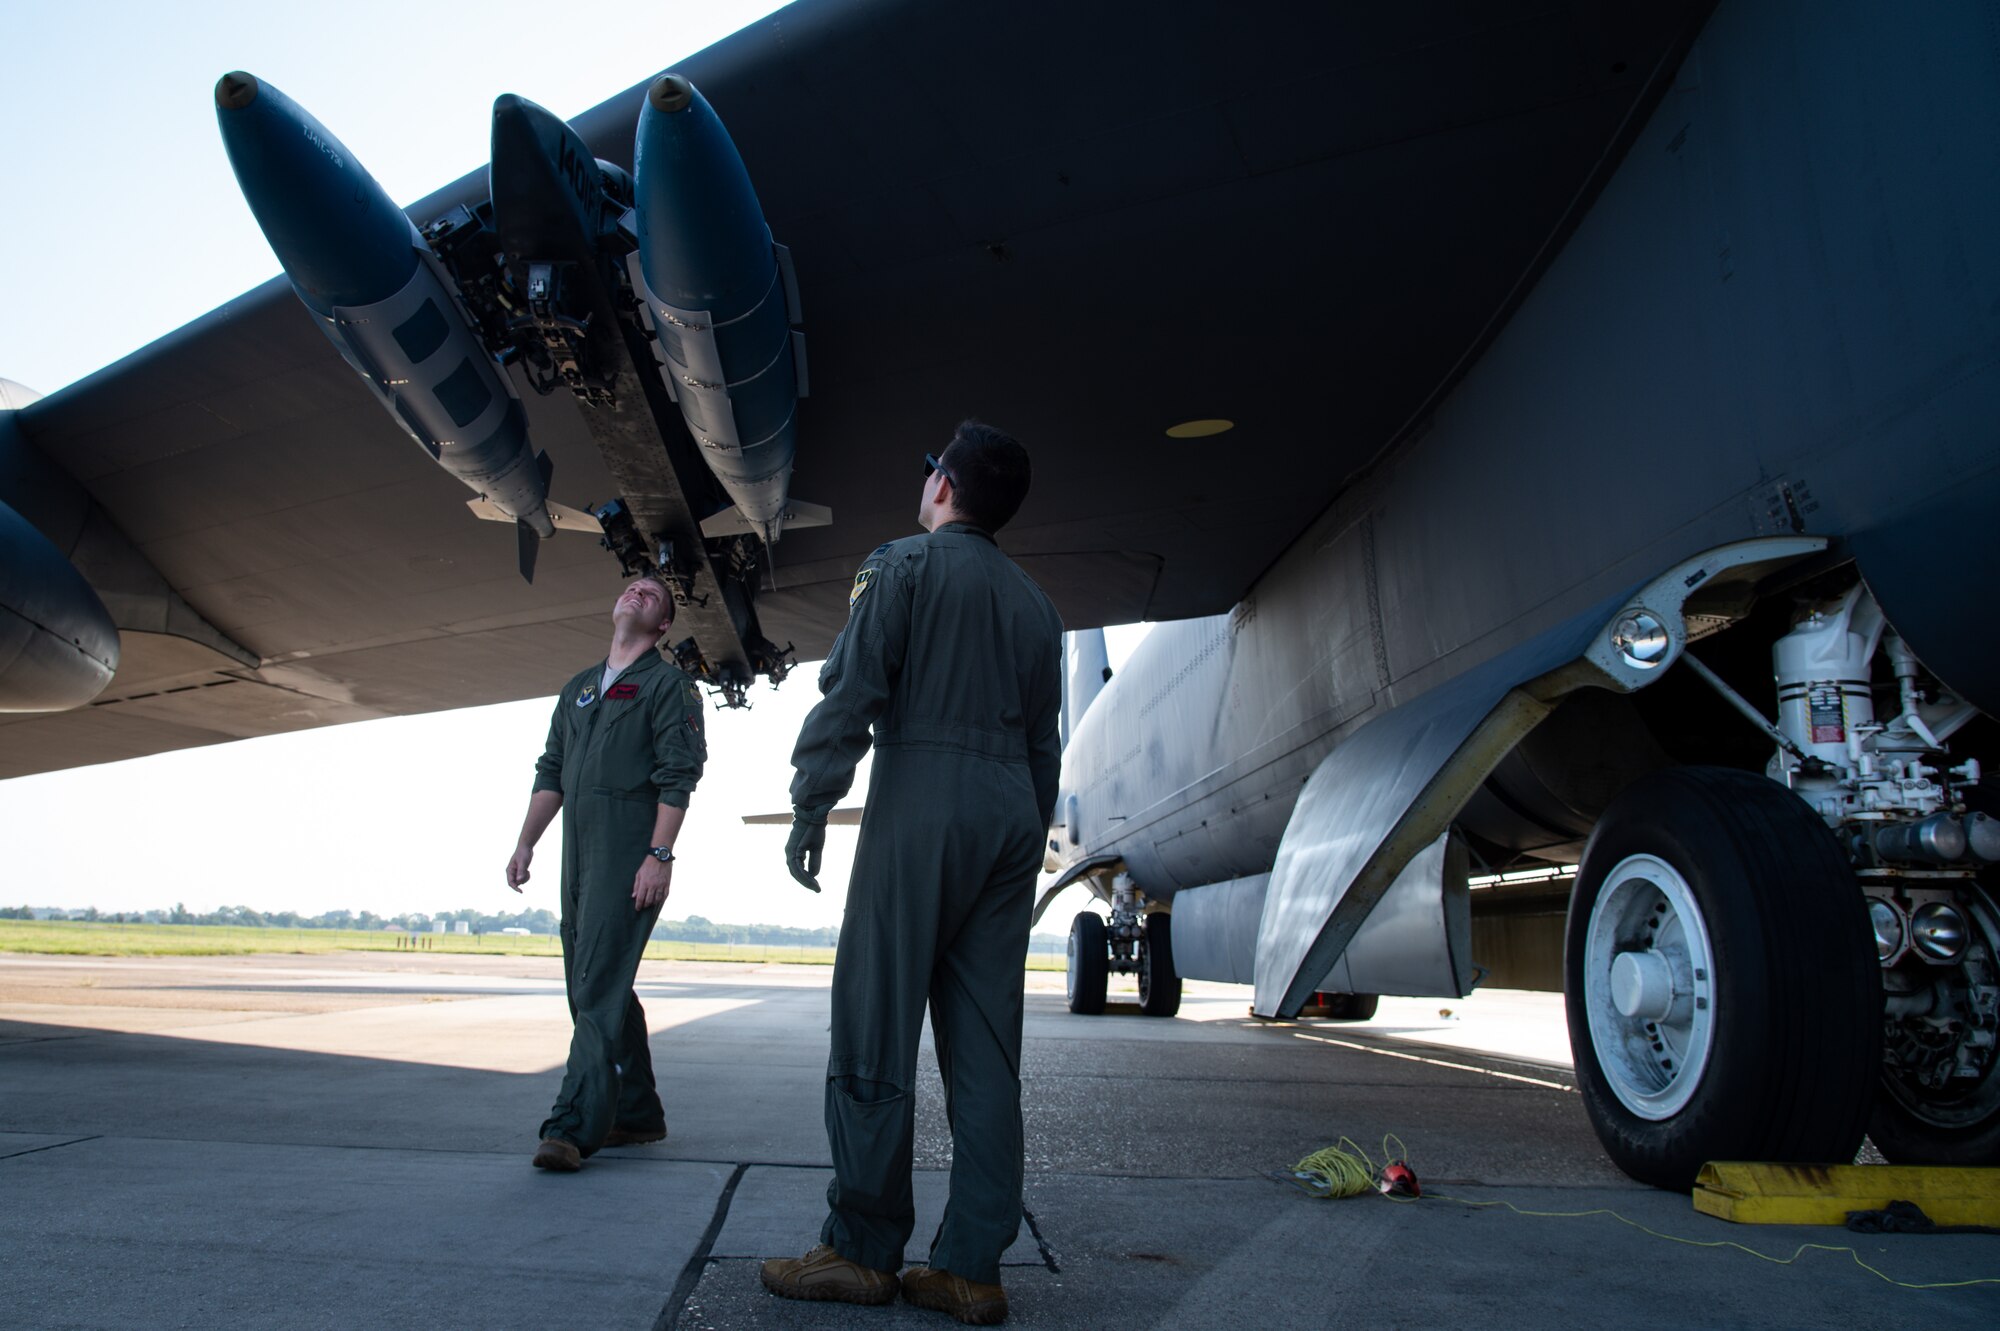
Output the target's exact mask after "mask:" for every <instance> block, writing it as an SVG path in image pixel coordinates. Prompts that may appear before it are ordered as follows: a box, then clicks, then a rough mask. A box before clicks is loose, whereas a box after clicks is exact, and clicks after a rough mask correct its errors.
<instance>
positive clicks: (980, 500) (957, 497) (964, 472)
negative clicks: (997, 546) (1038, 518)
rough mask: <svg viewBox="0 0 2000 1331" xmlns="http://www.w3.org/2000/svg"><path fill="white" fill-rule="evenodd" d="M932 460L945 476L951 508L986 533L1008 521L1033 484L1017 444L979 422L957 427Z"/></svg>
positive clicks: (964, 423) (1002, 431)
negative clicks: (939, 464)
mask: <svg viewBox="0 0 2000 1331" xmlns="http://www.w3.org/2000/svg"><path fill="white" fill-rule="evenodd" d="M938 460H939V461H940V462H942V463H944V465H945V467H946V468H947V469H948V470H950V472H951V477H952V494H953V496H954V497H953V500H952V502H953V504H954V506H955V507H956V508H957V509H958V511H959V512H960V513H962V514H964V515H965V517H966V519H967V520H968V521H970V522H972V523H974V524H975V525H977V526H980V527H983V528H985V529H986V530H987V531H999V530H1000V529H1001V528H1002V527H1004V526H1006V525H1007V524H1008V523H1009V522H1010V521H1012V520H1013V517H1014V514H1015V513H1017V512H1019V511H1020V508H1021V501H1022V500H1023V499H1026V498H1027V497H1028V485H1029V483H1030V482H1031V481H1032V480H1033V479H1034V474H1033V468H1032V467H1031V466H1030V465H1029V463H1028V450H1027V449H1025V448H1023V447H1021V441H1020V440H1018V439H1016V438H1015V437H1014V436H1013V435H1011V434H1008V433H1007V432H1006V431H1005V430H997V429H995V428H994V427H992V426H991V425H988V424H986V423H985V422H983V421H971V420H967V421H960V422H959V423H958V428H957V429H956V430H954V431H952V435H951V442H950V443H949V444H946V445H945V450H944V455H943V456H942V457H940V458H939V459H938Z"/></svg>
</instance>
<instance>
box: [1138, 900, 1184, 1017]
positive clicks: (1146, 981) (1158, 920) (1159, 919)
mask: <svg viewBox="0 0 2000 1331" xmlns="http://www.w3.org/2000/svg"><path fill="white" fill-rule="evenodd" d="M1139 1010H1140V1011H1142V1012H1144V1013H1145V1014H1146V1015H1147V1016H1149V1017H1171V1016H1173V1015H1174V1014H1175V1013H1176V1012H1179V1011H1180V1010H1181V977H1180V972H1178V971H1176V970H1175V969H1174V935H1173V916H1171V915H1167V914H1164V913H1157V912H1156V913H1155V914H1152V915H1148V916H1147V917H1146V937H1145V941H1144V942H1142V943H1141V944H1140V948H1139Z"/></svg>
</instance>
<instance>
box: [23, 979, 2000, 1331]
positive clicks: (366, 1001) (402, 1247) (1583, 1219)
mask: <svg viewBox="0 0 2000 1331" xmlns="http://www.w3.org/2000/svg"><path fill="white" fill-rule="evenodd" d="M829 979H830V971H829V970H827V969H826V968H823V967H806V966H798V967H794V966H769V967H751V966H737V965H722V964H700V963H649V964H647V965H646V967H645V968H644V970H643V971H642V974H641V980H640V987H639V992H640V996H641V999H642V1001H643V1002H644V1003H645V1004H646V1008H647V1011H648V1014H649V1017H650V1024H651V1026H652V1030H653V1055H654V1061H655V1063H656V1065H657V1068H658V1070H659V1072H660V1075H661V1078H662V1091H663V1093H664V1095H665V1097H666V1101H667V1113H668V1120H669V1124H670V1132H671V1135H670V1136H669V1138H668V1140H667V1141H666V1142H664V1143H661V1144H659V1145H656V1146H650V1147H642V1148H628V1149H621V1150H615V1151H607V1152H603V1153H601V1154H599V1155H598V1156H597V1157H595V1158H593V1159H592V1160H591V1161H589V1162H588V1163H587V1164H586V1165H585V1167H584V1170H583V1172H582V1173H580V1174H577V1175H572V1176H555V1175H549V1174H545V1173H542V1172H539V1171H536V1170H533V1169H531V1168H530V1167H529V1165H528V1157H529V1155H530V1154H531V1152H532V1150H533V1146H534V1131H535V1128H536V1126H537V1125H538V1124H539V1123H540V1121H541V1119H542V1117H543V1115H544V1113H545V1112H546V1110H547V1107H548V1103H549V1101H550V1100H551V1099H552V1098H553V1096H554V1094H555V1090H556V1084H557V1081H558V1079H559V1071H560V1068H561V1064H562V1061H563V1057H564V1052H565V1049H566V1045H567V1041H568V1020H567V1014H566V1011H565V1008H564V1004H563V999H562V983H561V972H560V966H559V963H557V962H554V961H551V960H540V959H520V958H502V957H468V956H435V955H423V954H415V955H407V956H406V955H399V954H393V953H391V954H382V953H374V954H349V955H333V956H315V957H275V956H274V957H231V958H130V959H103V958H55V957H14V956H0V1326H6V1327H38V1328H49V1327H129V1326H163V1327H181V1326H185V1327H237V1326H246V1327H265V1326H283V1327H321V1326H325V1327H336V1326H337V1327H342V1328H351V1327H355V1326H368V1327H404V1326H409V1327H427V1328H428V1327H438V1326H468V1327H473V1326H476V1327H632V1328H641V1329H643V1328H648V1327H657V1328H690V1329H692V1328H718V1329H721V1328H737V1327H774V1328H775V1327H850V1326H852V1327H864V1328H881V1329H882V1331H887V1329H888V1328H892V1327H904V1326H908V1327H923V1326H931V1327H937V1326H950V1325H954V1323H952V1322H950V1321H949V1320H948V1319H946V1318H944V1317H943V1316H941V1315H940V1314H937V1313H931V1312H924V1311H920V1310H917V1309H914V1308H910V1307H908V1306H905V1305H901V1304H897V1305H895V1306H892V1307H888V1308H847V1307H839V1306H836V1305H830V1304H795V1303H787V1302H784V1301H782V1300H778V1299H775V1298H773V1297H771V1296H770V1295H769V1294H767V1293H766V1292H765V1291H764V1290H763V1289H762V1288H761V1287H760V1286H759V1285H758V1282H757V1275H756V1264H757V1260H758V1259H759V1258H762V1257H769V1256H795V1255H797V1254H798V1253H800V1252H802V1251H803V1250H804V1249H805V1248H806V1247H807V1246H808V1245H810V1244H811V1243H812V1242H813V1241H814V1238H815V1235H816V1233H817V1230H818V1225H819V1222H820V1219H821V1217H822V1214H823V1207H824V1190H825V1185H826V1181H827V1178H828V1170H827V1153H826V1142H825V1138H824V1135H823V1130H822V1126H821V1117H820V1094H821V1086H822V1082H823V1075H824V1065H825V1057H826V1025H827V994H828V987H827V986H828V982H829ZM1029 989H1030V993H1029V1000H1028V1024H1027V1040H1026V1046H1025V1049H1024V1053H1023V1075H1024V1082H1025V1112H1026V1120H1027V1140H1028V1183H1027V1197H1026V1203H1027V1215H1026V1216H1025V1217H1024V1223H1023V1225H1022V1230H1021V1235H1020V1238H1019V1239H1018V1240H1017V1241H1016V1243H1015V1244H1014V1246H1013V1248H1012V1249H1011V1250H1010V1251H1009V1252H1008V1254H1007V1257H1006V1266H1005V1272H1004V1274H1005V1283H1006V1286H1007V1290H1008V1294H1009V1298H1010V1300H1011V1302H1012V1309H1013V1313H1012V1317H1011V1319H1010V1324H1012V1325H1017V1326H1022V1327H1088V1328H1124V1327H1176V1328H1179V1327H1188V1328H1209V1327H1214V1328H1228V1329H1229V1331H1248V1329H1249V1328H1262V1327H1291V1326H1298V1327H1319V1326H1336V1325H1338V1326H1347V1325H1357V1326H1370V1327H1376V1326H1381V1327H1403V1326H1408V1327H1422V1328H1427V1329H1428V1328H1436V1327H1452V1326H1470V1325H1474V1324H1477V1325H1481V1326H1510V1327H1511V1326H1524V1327H1533V1326H1551V1327H1556V1326H1561V1327H1574V1326H1579V1325H1581V1326H1595V1325H1617V1326H1621V1327H1632V1328H1645V1327H1681V1326H1759V1327H1766V1326H1768V1327H1779V1326H1785V1327H1789V1326H1798V1327H1823V1326H1833V1325H1846V1326H1861V1325H1880V1326H1902V1325H1923V1326H1925V1327H1939V1328H1942V1327H1958V1326H1966V1327H1975V1326H1976V1327H1981V1328H1989V1327H1992V1326H1994V1325H2000V1283H1996V1284H1987V1285H1979V1286H1971V1287H1965V1288H1957V1289H1933V1290H1916V1289H1906V1288H1902V1287H1899V1286H1898V1285H1896V1284H1892V1283H1889V1282H1887V1281H1885V1280H1884V1279H1882V1278H1881V1277H1879V1276H1878V1275H1876V1274H1873V1273H1871V1272H1870V1271H1869V1270H1867V1269H1865V1268H1864V1267H1863V1266H1861V1265H1860V1264H1859V1263H1860V1262H1864V1261H1865V1262H1866V1263H1868V1264H1870V1265H1872V1266H1873V1267H1875V1268H1877V1269H1878V1270H1879V1271H1880V1272H1882V1273H1884V1274H1886V1275H1887V1276H1889V1277H1892V1278H1894V1279H1895V1280H1897V1281H1902V1282H1906V1283H1911V1284H1924V1283H1932V1282H1946V1281H1963V1280H1968V1279H1974V1278H1988V1279H2000V1242H1996V1240H1994V1239H1992V1238H1990V1237H1984V1236H1943V1237H1912V1236H1888V1237H1884V1236H1861V1235H1852V1234H1848V1233H1846V1232H1845V1231H1842V1230H1834V1229H1817V1228H1777V1227H1766V1228H1746V1227H1743V1226H1734V1225H1728V1224H1724V1223H1723V1222H1720V1221H1716V1220H1712V1219H1709V1218H1707V1217H1704V1216H1701V1215H1698V1214H1696V1213H1695V1212H1694V1211H1693V1210H1692V1208H1691V1206H1690V1204H1689V1202H1688V1199H1687V1198H1686V1197H1685V1196H1680V1195H1675V1194H1669V1193H1662V1192H1656V1191H1653V1190H1651V1189H1647V1188H1642V1187H1639V1186H1637V1185H1635V1184H1633V1183H1631V1182H1630V1181H1629V1180H1626V1179H1625V1178H1624V1177H1623V1176H1622V1175H1620V1174H1619V1173H1618V1172H1617V1171H1616V1170H1615V1169H1614V1168H1613V1167H1612V1166H1611V1165H1610V1164H1609V1162H1608V1161H1606V1160H1605V1158H1604V1156H1603V1154H1602V1152H1601V1151H1600V1150H1599V1148H1598V1146H1597V1142H1596V1139H1595V1137H1594V1136H1593V1135H1592V1133H1591V1131H1590V1127H1589V1125H1588V1123H1587V1122H1586V1121H1585V1118H1584V1114H1583V1110H1582V1106H1581V1104H1580V1103H1579V1102H1578V1099H1577V1096H1576V1095H1575V1093H1574V1091H1573V1090H1571V1089H1570V1086H1571V1083H1572V1078H1571V1076H1570V1073H1569V1071H1568V1068H1567V1065H1566V1059H1567V1052H1566V1042H1565V1040H1564V1038H1563V1036H1562V1019H1561V1003H1560V999H1559V998H1556V997H1554V996H1551V995H1525V994H1505V993H1491V994H1480V995H1476V996H1475V997H1474V998H1472V999H1470V1000H1467V1001H1466V1002H1463V1003H1452V1002H1449V1001H1445V1002H1440V1001H1438V1000H1395V999H1385V1000H1384V1001H1383V1004H1382V1010H1381V1013H1380V1014H1379V1015H1378V1017H1377V1018H1376V1020H1374V1021H1372V1022H1368V1023H1365V1024H1360V1025H1355V1024H1352V1023H1336V1022H1329V1021H1317V1020H1305V1021H1300V1022H1296V1023H1262V1022H1257V1021H1253V1020H1251V1019H1250V1018H1249V1017H1248V1015H1247V1012H1246V1005H1247V1001H1248V991H1247V990H1245V989H1240V988H1236V987H1233V986H1226V985H1190V986H1189V996H1188V999H1187V1002H1186V1004H1185V1006H1184V1007H1183V1009H1182V1016H1181V1017H1180V1018H1178V1019H1175V1020H1171V1021H1161V1020H1153V1019H1148V1018H1145V1017H1142V1016H1139V1015H1137V1014H1136V1012H1135V1011H1124V1012H1118V1013H1115V1014H1107V1015H1105V1016H1102V1017H1095V1018H1084V1017H1075V1016H1071V1015H1070V1014H1069V1013H1068V1012H1067V1011H1066V1010H1065V1009H1064V1006H1063V1002H1062V994H1061V976H1060V975H1031V976H1030V977H1029ZM921 1076H922V1099H921V1102H920V1105H919V1108H918V1142H917V1167H918V1170H919V1175H918V1180H917V1200H918V1209H919V1215H918V1223H917V1232H916V1235H915V1236H914V1238H913V1239H912V1242H911V1244H910V1250H909V1252H908V1254H907V1256H908V1258H909V1260H910V1261H912V1262H916V1261H921V1260H922V1259H923V1256H924V1250H925V1248H926V1246H927V1244H928V1241H929V1237H930V1233H931V1231H932V1230H933V1229H934V1227H935V1225H936V1223H937V1219H938V1216H939V1214H940V1212H941V1210H942V1207H943V1202H944V1196H945V1184H946V1174H945V1172H944V1171H946V1170H948V1169H949V1165H950V1142H949V1138H948V1136H947V1135H946V1132H945V1125H944V1108H943V1100H942V1095H941V1093H940V1091H939V1088H938V1085H937V1074H936V1066H935V1063H934V1062H933V1061H932V1060H931V1057H930V1054H929V1050H928V1048H926V1052H925V1064H924V1068H923V1071H922V1074H921ZM1386 1133H1395V1134H1397V1135H1398V1136H1400V1138H1401V1139H1402V1141H1403V1143H1404V1144H1405V1145H1406V1146H1407V1149H1408V1154H1409V1158H1410V1161H1411V1163H1412V1165H1413V1166H1414V1167H1415V1168H1416V1170H1417V1172H1418V1174H1419V1175H1420V1177H1421V1178H1422V1180H1423V1182H1424V1186H1425V1189H1426V1192H1427V1193H1428V1194H1430V1195H1428V1196H1427V1197H1426V1198H1425V1199H1424V1200H1423V1201H1420V1202H1414V1203H1411V1202H1404V1203H1398V1202H1391V1201H1389V1200H1386V1199H1383V1198H1380V1197H1376V1196H1373V1195H1370V1196H1365V1197H1360V1198H1355V1199H1352V1200H1348V1201H1338V1202H1334V1201H1321V1200H1315V1199H1312V1198H1309V1197H1307V1196H1306V1195H1305V1194H1304V1193H1303V1192H1301V1191H1299V1190H1298V1189H1296V1188H1294V1187H1292V1186H1289V1185H1287V1184H1285V1183H1282V1182H1279V1181H1276V1180H1274V1179H1272V1178H1271V1177H1270V1176H1269V1173H1270V1171H1273V1170H1283V1169H1284V1167H1286V1166H1287V1165H1289V1164H1290V1163H1292V1162H1293V1161H1295V1160H1297V1159H1299V1158H1300V1157H1302V1156H1304V1155H1306V1154H1307V1153H1308V1152H1311V1151H1313V1150H1315V1149H1317V1148H1319V1147H1321V1146H1325V1145H1329V1144H1331V1143H1333V1142H1334V1141H1336V1140H1337V1139H1338V1138H1340V1137H1343V1136H1345V1137H1348V1138H1350V1139H1352V1140H1353V1141H1354V1142H1357V1143H1359V1144H1360V1145H1361V1146H1362V1147H1363V1148H1365V1149H1366V1150H1367V1151H1368V1153H1369V1154H1371V1155H1375V1156H1378V1157H1379V1155H1380V1152H1381V1141H1382V1138H1383V1136H1384V1134H1386ZM1521 1212H1533V1213H1537V1214H1522V1213H1521ZM1612 1212H1615V1213H1616V1215H1613V1214H1611V1213H1612ZM1547 1213H1556V1214H1547ZM1578 1213H1588V1214H1578ZM1621 1218H1622V1222H1621ZM1640 1226H1643V1227H1644V1228H1643V1229H1642V1228H1639V1227H1640ZM1648 1230H1650V1231H1653V1232H1651V1233H1649V1232H1647V1231H1648ZM1676 1239H1679V1240H1684V1241H1683V1242H1676V1241H1674V1240H1676ZM1731 1244H1741V1245H1744V1247H1746V1248H1749V1249H1753V1250H1755V1252H1756V1253H1757V1254H1762V1256H1758V1255H1753V1254H1752V1253H1749V1252H1745V1251H1743V1250H1741V1249H1738V1248H1735V1247H1731V1246H1727V1245H1731ZM1801 1244H1822V1245H1826V1246H1827V1247H1828V1248H1831V1249H1834V1251H1826V1250H1819V1249H1808V1250H1806V1251H1804V1252H1803V1253H1801V1254H1799V1256H1798V1258H1797V1260H1796V1262H1793V1263H1792V1264H1790V1265H1781V1264H1777V1263H1775V1262H1773V1261H1770V1260H1766V1258H1779V1259H1786V1258H1790V1257H1792V1256H1793V1254H1794V1252H1795V1250H1796V1249H1798V1248H1799V1245H1801ZM1691 1245H1706V1246H1691Z"/></svg>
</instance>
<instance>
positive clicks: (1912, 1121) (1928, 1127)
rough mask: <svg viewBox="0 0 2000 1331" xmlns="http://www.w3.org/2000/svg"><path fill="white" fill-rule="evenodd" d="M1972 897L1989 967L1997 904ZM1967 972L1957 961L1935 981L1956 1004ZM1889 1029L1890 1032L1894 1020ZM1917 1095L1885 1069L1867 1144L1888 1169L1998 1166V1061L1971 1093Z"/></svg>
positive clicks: (1994, 952)
mask: <svg viewBox="0 0 2000 1331" xmlns="http://www.w3.org/2000/svg"><path fill="white" fill-rule="evenodd" d="M1973 892H1974V894H1975V895H1974V896H1973V897H1972V900H1971V902H1970V903H1969V904H1970V905H1971V908H1972V909H1971V912H1970V915H1971V919H1970V921H1969V922H1970V924H1971V926H1972V937H1973V939H1974V940H1975V949H1976V948H1980V947H1983V949H1984V953H1985V956H1984V959H1983V960H1982V961H1980V962H1979V963H1978V964H1980V965H1981V967H1982V968H1989V967H1991V966H1992V964H1993V958H1995V957H2000V903H1996V901H1995V898H1994V895H1993V894H1992V893H1990V892H1983V891H1980V890H1979V889H1977V888H1975V889H1973ZM1977 955H1978V954H1977V951H1976V950H1972V949H1969V950H1968V958H1969V959H1970V958H1972V957H1976V956H1977ZM1967 969H1968V966H1967V963H1966V962H1961V963H1960V965H1959V966H1957V967H1953V968H1951V969H1950V970H1948V971H1946V972H1945V973H1943V974H1941V975H1940V977H1939V980H1938V983H1939V984H1940V985H1950V986H1951V987H1952V988H1953V989H1954V990H1956V993H1955V994H1953V995H1952V996H1953V997H1954V998H1955V999H1956V1000H1957V1004H1956V1005H1963V1004H1964V1003H1965V1001H1966V997H1967V995H1966V990H1967V987H1968V983H1969V980H1968V977H1967V975H1966V970H1967ZM1987 974H1991V971H1990V970H1988V971H1987ZM1887 1024H1888V1025H1889V1026H1890V1028H1891V1031H1892V1032H1893V1030H1894V1025H1895V1023H1894V1019H1893V1018H1892V1019H1890V1021H1889V1022H1888V1023H1887ZM1919 1094H1920V1092H1914V1091H1912V1089H1911V1088H1910V1087H1909V1085H1908V1083H1907V1082H1904V1081H1902V1080H1901V1079H1899V1078H1898V1077H1897V1076H1896V1074H1895V1072H1894V1071H1893V1070H1892V1069H1890V1068H1889V1067H1887V1066H1885V1067H1884V1068H1883V1077H1882V1089H1881V1094H1880V1095H1879V1096H1878V1097H1877V1098H1876V1101H1875V1113H1874V1116H1873V1117H1871V1118H1870V1119H1869V1120H1868V1139H1869V1140H1870V1141H1872V1142H1874V1143H1875V1147H1876V1149H1877V1150H1879V1151H1881V1152H1882V1154H1883V1155H1884V1156H1885V1157H1887V1158H1888V1160H1889V1161H1890V1162H1891V1163H1892V1164H1898V1165H1957V1166H1960V1167H1963V1168H1990V1167H1992V1166H1994V1165H2000V1057H1996V1056H1995V1055H1994V1054H1993V1053H1991V1052H1989V1053H1988V1054H1987V1056H1986V1073H1985V1075H1984V1076H1983V1077H1981V1078H1979V1079H1978V1081H1976V1082H1975V1083H1974V1084H1973V1085H1972V1086H1971V1087H1970V1088H1954V1093H1953V1094H1952V1095H1950V1096H1948V1097H1943V1098H1926V1099H1924V1100H1922V1101H1921V1102H1914V1103H1913V1101H1914V1100H1915V1099H1916V1097H1917V1096H1918V1095H1919Z"/></svg>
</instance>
